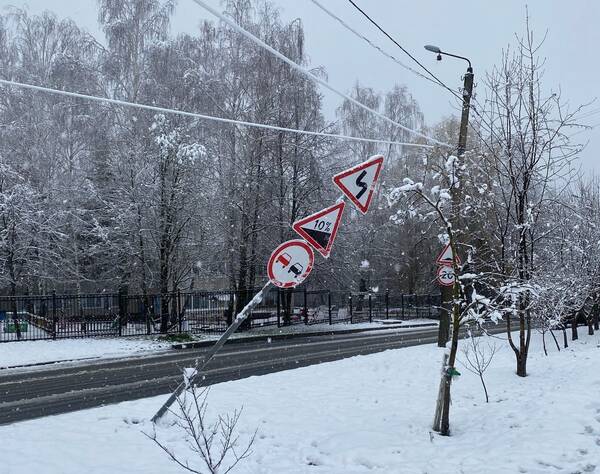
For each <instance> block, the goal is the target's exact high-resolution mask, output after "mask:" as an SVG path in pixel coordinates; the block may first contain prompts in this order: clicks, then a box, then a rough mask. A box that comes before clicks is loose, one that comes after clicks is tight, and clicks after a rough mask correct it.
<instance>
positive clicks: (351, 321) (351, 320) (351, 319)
mask: <svg viewBox="0 0 600 474" xmlns="http://www.w3.org/2000/svg"><path fill="white" fill-rule="evenodd" d="M353 322H354V321H353V318H352V293H350V324H352V323H353Z"/></svg>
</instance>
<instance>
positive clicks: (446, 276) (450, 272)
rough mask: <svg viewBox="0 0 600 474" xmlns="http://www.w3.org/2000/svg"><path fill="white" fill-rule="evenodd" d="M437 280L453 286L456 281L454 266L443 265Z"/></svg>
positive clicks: (441, 283) (444, 284)
mask: <svg viewBox="0 0 600 474" xmlns="http://www.w3.org/2000/svg"><path fill="white" fill-rule="evenodd" d="M437 281H438V283H439V284H440V285H442V286H452V285H454V282H455V281H456V277H455V276H454V269H453V268H452V267H447V266H441V267H439V268H438V271H437Z"/></svg>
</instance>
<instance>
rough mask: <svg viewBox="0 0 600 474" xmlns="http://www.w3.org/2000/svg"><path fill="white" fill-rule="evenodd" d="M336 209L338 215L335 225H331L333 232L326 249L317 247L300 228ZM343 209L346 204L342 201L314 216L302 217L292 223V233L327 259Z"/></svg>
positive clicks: (316, 243)
mask: <svg viewBox="0 0 600 474" xmlns="http://www.w3.org/2000/svg"><path fill="white" fill-rule="evenodd" d="M336 208H340V212H339V213H338V216H337V219H336V221H335V224H333V230H332V231H331V237H329V242H327V247H326V248H323V247H322V246H321V245H319V243H318V242H317V241H316V240H314V239H313V238H312V237H311V236H310V235H309V234H308V233H307V232H305V231H304V229H303V228H302V226H303V225H305V224H307V223H308V222H312V221H314V220H316V219H318V218H319V217H321V216H324V215H325V214H329V213H330V212H331V211H332V210H334V209H336ZM345 208H346V203H345V202H344V201H342V202H338V203H336V204H334V205H333V206H329V207H327V208H325V209H323V210H321V211H319V212H316V213H314V214H311V215H310V216H307V217H304V218H303V219H300V220H299V221H296V222H294V223H293V224H292V229H294V231H295V232H296V233H297V234H298V235H300V237H302V238H303V239H304V240H306V241H307V242H308V243H309V244H310V245H312V246H313V247H314V248H315V250H316V251H317V252H319V253H320V254H321V255H322V256H323V257H324V258H329V254H330V253H331V247H333V241H334V240H335V238H336V236H337V232H338V229H339V227H340V224H341V222H342V215H343V214H344V209H345Z"/></svg>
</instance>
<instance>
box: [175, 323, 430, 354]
mask: <svg viewBox="0 0 600 474" xmlns="http://www.w3.org/2000/svg"><path fill="white" fill-rule="evenodd" d="M430 327H437V323H431V324H404V325H399V324H398V325H393V326H392V325H389V326H382V327H377V328H360V329H358V328H357V329H345V330H342V331H335V330H331V331H314V332H296V333H294V332H293V333H289V334H265V335H262V336H248V337H237V338H235V339H229V340H228V341H227V343H226V344H240V343H243V342H257V341H264V340H266V339H271V340H273V339H275V340H286V339H295V338H300V337H315V336H334V335H336V334H355V333H359V332H371V331H384V330H388V329H415V328H430ZM215 342H216V341H215V340H212V341H197V342H180V343H177V344H173V345H172V346H171V347H172V348H173V349H177V350H185V349H199V348H202V347H210V346H212V345H214V343H215Z"/></svg>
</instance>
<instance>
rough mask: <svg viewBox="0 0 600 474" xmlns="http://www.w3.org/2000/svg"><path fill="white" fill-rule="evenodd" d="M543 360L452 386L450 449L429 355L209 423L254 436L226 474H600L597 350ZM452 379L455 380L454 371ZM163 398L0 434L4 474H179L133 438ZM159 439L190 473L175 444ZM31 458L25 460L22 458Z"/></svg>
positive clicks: (340, 369) (598, 342)
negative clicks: (439, 421)
mask: <svg viewBox="0 0 600 474" xmlns="http://www.w3.org/2000/svg"><path fill="white" fill-rule="evenodd" d="M549 350H550V351H551V353H550V355H549V356H548V357H545V356H544V355H543V353H542V350H541V343H540V339H539V337H537V336H536V337H534V339H533V341H532V347H531V356H530V361H529V364H528V365H529V371H530V374H531V375H530V376H529V377H527V378H518V377H517V376H516V375H515V374H514V355H513V354H512V352H511V351H510V349H509V348H508V347H507V346H506V345H503V346H502V349H501V350H500V351H499V352H498V353H497V354H496V357H495V358H494V360H493V362H492V365H491V367H490V368H489V370H488V372H486V376H487V378H486V382H487V385H488V389H489V391H490V403H487V404H486V403H485V399H484V396H483V391H482V389H481V385H480V383H479V381H478V379H477V377H476V376H475V375H473V374H471V373H470V372H468V371H466V370H461V372H462V373H463V375H462V376H461V377H459V378H458V379H457V380H456V382H455V383H454V384H453V404H452V409H451V410H452V411H451V424H452V432H453V436H451V437H449V438H443V437H440V436H438V435H436V434H432V433H431V432H430V425H431V421H432V417H433V409H434V402H435V396H436V390H437V385H438V382H439V380H438V375H439V369H440V367H439V365H440V361H441V357H442V353H441V352H440V349H438V348H437V347H435V346H434V345H426V346H417V347H410V348H404V349H399V350H390V351H386V352H382V353H378V354H373V355H368V356H359V357H353V358H349V359H344V360H341V361H336V362H331V363H327V364H321V365H317V366H311V367H305V368H299V369H296V370H290V371H286V372H278V373H274V374H270V375H266V376H261V377H251V378H248V379H243V380H238V381H234V382H227V383H222V384H219V385H216V386H214V387H213V388H212V389H211V391H210V395H209V405H210V406H209V410H208V411H209V416H211V417H214V416H216V415H217V414H224V413H226V412H231V411H233V410H234V409H236V408H239V407H240V406H241V405H243V406H244V410H243V414H242V417H241V425H240V428H241V435H242V438H244V439H247V438H248V437H249V436H251V434H252V433H253V432H254V430H255V429H256V428H258V436H257V439H256V442H255V445H254V447H253V451H254V453H253V454H252V456H251V457H250V458H249V459H247V460H245V461H243V463H242V464H240V465H239V467H238V468H237V469H236V470H235V471H234V472H236V473H253V474H256V473H265V474H266V473H286V474H292V473H306V472H315V473H327V474H341V473H344V474H346V473H367V472H368V473H374V472H375V473H409V474H410V473H432V472H444V473H445V472H448V473H450V472H451V473H458V472H463V473H467V474H468V473H473V474H475V473H477V474H479V473H481V472H486V474H487V473H491V474H495V473H497V474H500V473H502V474H504V473H517V472H521V473H532V474H534V473H537V474H541V473H547V472H568V473H573V472H593V471H594V469H596V470H598V469H600V398H598V393H599V391H600V372H599V371H598V361H599V360H600V339H599V338H598V337H597V336H593V337H587V336H584V337H582V338H581V340H580V341H576V342H573V343H572V344H571V347H570V348H569V349H567V350H562V351H561V352H560V353H558V352H557V351H556V348H555V347H549ZM459 368H460V366H459ZM164 399H165V397H155V398H149V399H145V400H140V401H134V402H126V403H121V404H119V405H112V406H107V407H103V408H97V409H92V410H86V411H81V412H77V413H72V414H66V415H60V416H53V417H48V418H46V419H40V420H32V421H27V422H23V423H18V424H14V425H9V426H2V427H0V436H1V437H2V439H3V442H2V443H1V444H0V459H2V460H3V468H4V471H3V472H7V473H9V474H25V473H31V472H44V473H46V474H58V473H61V474H71V473H73V474H75V473H77V474H79V473H80V472H87V473H92V474H99V473H106V474H108V473H110V474H120V473H144V474H170V473H173V474H175V473H179V472H182V471H181V469H179V468H178V467H177V466H176V465H175V464H173V463H171V462H170V461H169V460H168V459H167V458H166V457H165V455H164V454H163V453H162V452H161V451H160V450H159V449H158V448H157V447H156V446H155V445H154V444H153V443H152V442H151V441H150V440H149V439H148V438H147V437H146V436H145V435H144V434H143V433H142V432H143V431H145V432H146V433H151V432H152V429H153V428H152V425H151V424H150V422H149V421H148V420H149V419H150V417H151V416H152V415H153V413H154V412H155V410H156V409H157V408H158V407H159V406H160V404H161V403H162V402H163V401H164ZM158 435H159V438H160V439H161V440H162V441H164V442H165V443H166V444H167V445H168V446H170V447H172V448H174V449H175V450H176V452H177V453H178V454H179V455H183V456H184V457H187V458H188V459H189V460H190V461H191V462H193V460H194V457H193V454H192V453H191V452H190V451H189V450H188V448H186V446H185V443H184V442H183V440H182V437H181V434H180V433H179V432H177V431H175V430H174V429H173V428H170V427H169V426H168V424H164V425H162V426H161V427H159V429H158ZM31 453H35V456H32V455H31Z"/></svg>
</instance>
